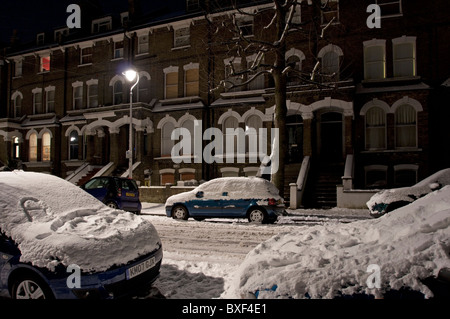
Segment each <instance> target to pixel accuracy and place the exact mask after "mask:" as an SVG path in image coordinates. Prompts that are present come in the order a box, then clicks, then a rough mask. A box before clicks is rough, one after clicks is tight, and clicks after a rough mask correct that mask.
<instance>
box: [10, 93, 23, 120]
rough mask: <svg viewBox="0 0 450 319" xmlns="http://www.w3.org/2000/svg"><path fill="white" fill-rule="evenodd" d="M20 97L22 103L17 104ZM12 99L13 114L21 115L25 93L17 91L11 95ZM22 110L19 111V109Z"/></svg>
mask: <svg viewBox="0 0 450 319" xmlns="http://www.w3.org/2000/svg"><path fill="white" fill-rule="evenodd" d="M18 98H20V105H17V99H18ZM11 101H12V103H13V115H14V117H19V114H18V113H20V114H22V103H23V94H22V93H21V92H20V91H16V92H14V93H13V94H12V95H11ZM18 109H19V110H20V112H17V110H18Z"/></svg>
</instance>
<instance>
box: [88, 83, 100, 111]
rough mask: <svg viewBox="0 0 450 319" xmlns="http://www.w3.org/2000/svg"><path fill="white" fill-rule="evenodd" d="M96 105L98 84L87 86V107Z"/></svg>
mask: <svg viewBox="0 0 450 319" xmlns="http://www.w3.org/2000/svg"><path fill="white" fill-rule="evenodd" d="M97 106H98V84H91V85H89V86H88V107H97Z"/></svg>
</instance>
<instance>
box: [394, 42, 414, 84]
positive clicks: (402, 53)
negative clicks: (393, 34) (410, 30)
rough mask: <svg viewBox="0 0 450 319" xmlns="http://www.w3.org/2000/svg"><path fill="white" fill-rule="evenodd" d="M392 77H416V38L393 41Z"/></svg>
mask: <svg viewBox="0 0 450 319" xmlns="http://www.w3.org/2000/svg"><path fill="white" fill-rule="evenodd" d="M392 45H393V54H394V55H393V58H394V77H403V76H416V37H406V36H403V37H401V38H397V39H393V40H392Z"/></svg>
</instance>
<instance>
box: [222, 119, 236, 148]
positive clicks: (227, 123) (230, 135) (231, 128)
mask: <svg viewBox="0 0 450 319" xmlns="http://www.w3.org/2000/svg"><path fill="white" fill-rule="evenodd" d="M238 127H239V122H238V119H237V118H235V117H234V116H229V117H227V118H226V119H225V120H224V121H223V132H224V135H223V150H222V151H223V153H224V154H227V153H228V152H229V151H231V152H233V153H234V154H235V153H236V152H237V150H238V136H237V134H236V129H237V128H238ZM227 140H230V141H231V140H233V144H234V148H233V149H231V150H228V149H227V145H228V143H227ZM230 143H231V142H230ZM228 147H230V146H228Z"/></svg>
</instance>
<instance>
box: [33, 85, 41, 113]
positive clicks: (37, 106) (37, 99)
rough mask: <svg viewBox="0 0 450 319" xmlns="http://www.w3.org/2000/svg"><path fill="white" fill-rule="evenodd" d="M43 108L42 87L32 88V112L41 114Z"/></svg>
mask: <svg viewBox="0 0 450 319" xmlns="http://www.w3.org/2000/svg"><path fill="white" fill-rule="evenodd" d="M42 113H44V109H43V108H42V89H39V88H38V89H34V90H33V114H42Z"/></svg>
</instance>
